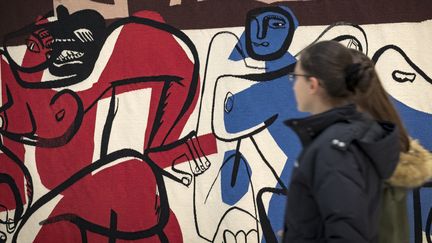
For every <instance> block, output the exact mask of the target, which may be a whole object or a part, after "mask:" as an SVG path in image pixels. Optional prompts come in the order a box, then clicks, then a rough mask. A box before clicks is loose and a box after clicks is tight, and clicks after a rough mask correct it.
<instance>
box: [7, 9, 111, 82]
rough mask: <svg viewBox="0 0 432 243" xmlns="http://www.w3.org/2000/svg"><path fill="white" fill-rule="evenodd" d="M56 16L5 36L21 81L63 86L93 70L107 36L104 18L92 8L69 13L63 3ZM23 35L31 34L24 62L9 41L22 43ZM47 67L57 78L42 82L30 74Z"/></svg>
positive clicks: (11, 62) (11, 59)
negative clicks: (55, 18)
mask: <svg viewBox="0 0 432 243" xmlns="http://www.w3.org/2000/svg"><path fill="white" fill-rule="evenodd" d="M57 16H58V20H57V21H54V22H49V21H48V20H47V19H42V20H39V21H38V22H36V23H35V24H34V25H30V26H27V27H26V28H24V29H22V30H20V31H17V32H16V33H11V34H9V35H8V36H6V38H5V43H4V46H5V50H6V55H7V57H8V58H9V62H10V66H11V68H12V69H13V71H14V74H15V77H16V79H17V81H18V82H20V83H21V84H25V83H28V82H33V83H32V84H31V85H34V86H41V87H51V88H52V87H62V86H64V85H66V84H68V85H70V84H73V83H78V82H80V81H82V80H84V79H85V78H87V77H88V76H89V75H90V73H91V72H92V70H93V68H94V65H95V63H96V60H97V58H98V56H99V53H100V50H101V48H102V45H103V43H104V41H105V38H106V29H105V20H104V19H103V17H102V16H101V15H100V14H99V13H98V12H96V11H93V10H82V11H78V12H75V13H73V14H72V15H69V13H68V11H67V9H66V8H65V7H63V6H59V7H58V8H57ZM28 33H31V34H28ZM24 36H28V37H26V38H25V44H26V46H27V52H26V56H25V60H24V61H22V56H21V57H20V55H19V54H16V53H17V52H16V51H13V50H12V48H11V47H9V45H8V42H11V41H15V42H16V41H17V40H18V42H20V40H19V39H23V40H24V38H23V37H24ZM21 42H24V41H21ZM46 69H48V70H49V73H51V74H52V75H53V76H54V77H55V79H56V80H43V81H44V82H43V84H42V83H41V84H36V83H34V81H35V80H31V74H34V73H37V72H43V71H45V70H46ZM29 79H30V80H29ZM49 81H52V82H49ZM49 83H50V84H49Z"/></svg>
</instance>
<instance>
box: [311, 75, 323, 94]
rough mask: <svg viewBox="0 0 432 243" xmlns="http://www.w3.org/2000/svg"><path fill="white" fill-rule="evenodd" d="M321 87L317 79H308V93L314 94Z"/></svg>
mask: <svg viewBox="0 0 432 243" xmlns="http://www.w3.org/2000/svg"><path fill="white" fill-rule="evenodd" d="M320 87H321V85H320V82H319V80H318V79H317V78H315V77H310V78H309V91H310V94H316V93H317V92H318V90H319V88H320Z"/></svg>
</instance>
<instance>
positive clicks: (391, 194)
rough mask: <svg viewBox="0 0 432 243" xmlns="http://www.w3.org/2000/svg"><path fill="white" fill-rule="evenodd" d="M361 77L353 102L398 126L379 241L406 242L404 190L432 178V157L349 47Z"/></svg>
mask: <svg viewBox="0 0 432 243" xmlns="http://www.w3.org/2000/svg"><path fill="white" fill-rule="evenodd" d="M350 51H351V54H352V56H353V58H354V62H355V63H359V64H360V65H361V66H360V67H361V68H360V70H361V71H360V72H361V73H362V75H361V76H362V77H364V78H366V80H367V81H369V82H366V81H365V82H364V83H365V85H364V86H359V87H358V88H357V90H356V97H355V103H356V104H357V105H358V106H359V108H360V110H361V111H363V112H367V113H368V114H370V115H372V117H373V118H374V119H376V120H386V121H390V122H392V123H394V124H396V125H397V126H398V128H399V144H400V146H401V154H400V160H399V163H398V165H397V167H396V170H395V172H394V173H393V175H392V176H391V177H390V179H388V180H387V181H386V182H385V183H384V189H383V195H382V201H381V216H380V219H379V234H378V235H379V242H381V243H388V242H392V243H406V242H409V225H408V217H407V214H408V212H407V201H406V195H407V190H408V189H410V188H414V187H418V186H420V185H422V184H423V183H425V182H426V181H427V180H429V179H430V178H431V177H432V156H431V154H430V153H429V152H428V151H427V150H426V149H424V148H423V147H422V146H421V145H420V144H419V143H418V142H417V141H415V140H413V139H410V138H409V136H408V133H407V131H406V130H405V128H404V126H403V124H402V121H401V119H400V117H399V115H398V113H397V111H396V109H395V108H394V106H393V105H392V103H391V102H390V99H389V98H388V96H387V93H386V92H385V90H384V88H383V86H382V84H381V82H380V80H379V78H378V75H377V73H376V71H375V68H374V64H373V62H372V61H371V60H370V59H369V58H368V57H367V56H366V55H365V54H363V53H362V52H359V51H356V50H353V49H350Z"/></svg>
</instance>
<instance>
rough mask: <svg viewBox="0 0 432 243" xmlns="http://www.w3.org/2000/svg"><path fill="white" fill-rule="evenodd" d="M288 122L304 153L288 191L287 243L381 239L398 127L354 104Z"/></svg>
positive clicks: (397, 148)
mask: <svg viewBox="0 0 432 243" xmlns="http://www.w3.org/2000/svg"><path fill="white" fill-rule="evenodd" d="M286 124H287V125H288V126H290V127H291V128H292V129H293V130H294V131H295V132H296V133H297V135H298V136H299V137H300V140H301V142H302V144H303V151H302V153H301V154H300V157H299V158H298V162H297V163H296V164H295V165H294V167H295V168H294V170H293V174H292V177H291V178H292V179H291V184H290V186H289V190H288V203H287V208H286V216H285V232H284V242H290V243H297V242H302V243H303V242H304V243H306V242H349V243H356V242H376V241H377V231H378V226H377V225H378V216H379V215H378V214H379V200H380V195H381V188H382V185H383V180H384V179H387V178H389V177H390V176H391V175H392V173H393V171H394V169H395V167H396V165H397V162H398V159H399V140H398V133H397V130H396V129H395V127H394V126H393V125H392V124H389V123H377V122H375V121H373V120H371V119H369V118H367V117H366V116H365V115H362V114H361V113H359V112H357V111H356V108H355V106H354V105H347V106H343V107H339V108H335V109H332V110H330V111H327V112H324V113H321V114H317V115H313V116H310V117H307V118H304V119H294V120H288V121H286Z"/></svg>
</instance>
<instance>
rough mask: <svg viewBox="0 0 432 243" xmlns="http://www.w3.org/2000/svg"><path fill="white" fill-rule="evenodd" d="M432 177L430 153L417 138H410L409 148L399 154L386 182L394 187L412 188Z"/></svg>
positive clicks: (431, 155)
mask: <svg viewBox="0 0 432 243" xmlns="http://www.w3.org/2000/svg"><path fill="white" fill-rule="evenodd" d="M431 178H432V154H431V153H430V152H429V151H428V150H426V149H425V148H424V147H423V146H422V145H421V144H420V143H419V142H418V141H417V140H414V139H411V140H410V150H409V151H408V152H406V153H401V154H400V159H399V163H398V164H397V166H396V170H395V171H394V173H393V175H392V176H391V177H390V179H389V180H388V183H389V184H390V185H392V186H396V187H404V188H414V187H418V186H421V185H422V184H424V183H425V182H427V181H428V180H430V179H431Z"/></svg>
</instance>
